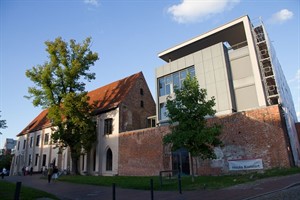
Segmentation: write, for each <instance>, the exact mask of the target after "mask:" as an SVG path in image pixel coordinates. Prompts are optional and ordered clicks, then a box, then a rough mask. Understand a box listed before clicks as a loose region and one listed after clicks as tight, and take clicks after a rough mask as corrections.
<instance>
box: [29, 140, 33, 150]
mask: <svg viewBox="0 0 300 200" xmlns="http://www.w3.org/2000/svg"><path fill="white" fill-rule="evenodd" d="M32 144H33V137H30V145H29V147H30V148H32Z"/></svg>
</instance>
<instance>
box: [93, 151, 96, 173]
mask: <svg viewBox="0 0 300 200" xmlns="http://www.w3.org/2000/svg"><path fill="white" fill-rule="evenodd" d="M96 159H97V157H96V150H94V155H93V160H94V165H93V171H96Z"/></svg>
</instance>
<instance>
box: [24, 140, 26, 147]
mask: <svg viewBox="0 0 300 200" xmlns="http://www.w3.org/2000/svg"><path fill="white" fill-rule="evenodd" d="M25 147H26V140H24V142H23V149H25Z"/></svg>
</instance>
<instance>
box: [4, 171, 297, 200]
mask: <svg viewBox="0 0 300 200" xmlns="http://www.w3.org/2000/svg"><path fill="white" fill-rule="evenodd" d="M40 177H41V175H33V176H8V177H5V179H4V180H7V181H10V182H15V183H16V182H19V181H20V182H22V185H26V186H29V187H32V188H37V189H40V190H43V191H46V192H48V193H51V194H54V195H55V196H57V197H58V198H60V199H62V200H77V199H78V200H79V199H80V200H94V199H95V200H96V199H97V200H99V199H100V200H102V199H103V200H110V199H112V188H111V187H102V186H94V185H83V184H73V183H67V182H60V181H56V182H51V183H50V184H49V183H48V182H47V180H46V179H41V178H40ZM293 186H297V187H298V186H300V174H296V175H290V176H285V177H276V178H268V179H263V180H259V181H255V182H252V183H247V184H241V185H236V186H233V187H230V188H225V189H220V190H197V191H183V192H182V194H179V193H178V192H176V191H171V192H170V191H154V200H200V199H204V200H223V199H231V200H240V199H251V198H252V197H255V196H259V195H261V194H265V193H270V192H272V191H277V190H281V189H283V188H287V187H293ZM141 199H144V200H146V199H151V194H150V191H144V190H132V189H122V188H118V187H116V200H141Z"/></svg>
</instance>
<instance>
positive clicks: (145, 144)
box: [119, 127, 170, 176]
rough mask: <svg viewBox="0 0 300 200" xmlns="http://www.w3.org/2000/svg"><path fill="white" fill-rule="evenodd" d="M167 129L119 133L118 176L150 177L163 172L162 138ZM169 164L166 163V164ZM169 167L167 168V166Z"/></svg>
mask: <svg viewBox="0 0 300 200" xmlns="http://www.w3.org/2000/svg"><path fill="white" fill-rule="evenodd" d="M167 133H169V128H168V127H156V128H149V129H143V130H137V131H132V132H127V133H121V134H120V137H119V175H124V176H125V175H129V176H130V175H134V176H151V175H158V174H159V171H160V170H163V169H164V168H165V167H166V166H164V161H165V160H166V159H169V157H168V158H165V157H164V153H163V152H164V147H163V145H162V138H163V136H164V135H165V134H167ZM168 163H170V162H167V164H168ZM167 167H169V166H167Z"/></svg>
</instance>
